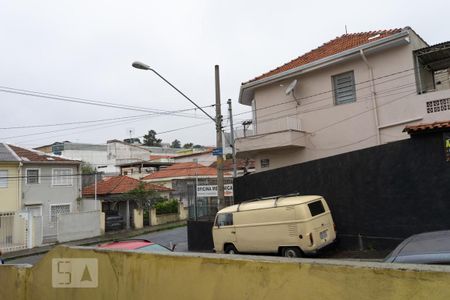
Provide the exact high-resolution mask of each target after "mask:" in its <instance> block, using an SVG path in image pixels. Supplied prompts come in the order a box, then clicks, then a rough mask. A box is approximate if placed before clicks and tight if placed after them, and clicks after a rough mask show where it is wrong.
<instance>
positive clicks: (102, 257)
mask: <svg viewBox="0 0 450 300" xmlns="http://www.w3.org/2000/svg"><path fill="white" fill-rule="evenodd" d="M54 258H65V259H69V258H90V259H92V258H94V259H96V260H97V262H98V287H97V288H52V259H54ZM449 283H450V267H446V266H444V267H438V266H425V267H423V266H422V267H421V266H406V265H385V264H367V263H351V262H348V263H342V262H339V261H330V260H320V261H319V260H312V259H302V260H300V259H299V260H289V259H280V258H276V257H252V256H221V255H211V254H199V255H192V254H191V255H183V254H166V255H164V254H159V255H157V254H148V253H135V252H114V251H107V250H99V249H92V248H90V249H81V248H67V247H57V248H55V249H54V250H52V251H51V252H50V253H48V254H47V255H46V256H45V257H44V258H43V259H42V260H41V261H40V262H39V263H38V264H37V265H35V266H34V267H32V268H29V269H23V268H19V267H11V266H0V299H18V300H21V299H83V300H86V299H127V300H128V299H150V298H151V299H183V300H190V299H195V300H197V299H214V300H218V299H276V300H280V299H300V298H301V299H448V298H449V297H450V284H449Z"/></svg>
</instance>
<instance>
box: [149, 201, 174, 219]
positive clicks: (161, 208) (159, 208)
mask: <svg viewBox="0 0 450 300" xmlns="http://www.w3.org/2000/svg"><path fill="white" fill-rule="evenodd" d="M154 207H155V209H156V214H157V215H163V214H176V213H178V201H177V200H175V199H172V200H165V201H159V202H156V203H155V205H154Z"/></svg>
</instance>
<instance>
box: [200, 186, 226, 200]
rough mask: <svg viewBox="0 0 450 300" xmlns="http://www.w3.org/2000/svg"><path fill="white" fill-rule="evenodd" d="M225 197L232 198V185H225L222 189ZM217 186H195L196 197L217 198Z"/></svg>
mask: <svg viewBox="0 0 450 300" xmlns="http://www.w3.org/2000/svg"><path fill="white" fill-rule="evenodd" d="M223 193H224V196H225V197H232V196H233V185H232V184H225V185H224V187H223ZM217 195H218V192H217V185H199V186H197V197H217Z"/></svg>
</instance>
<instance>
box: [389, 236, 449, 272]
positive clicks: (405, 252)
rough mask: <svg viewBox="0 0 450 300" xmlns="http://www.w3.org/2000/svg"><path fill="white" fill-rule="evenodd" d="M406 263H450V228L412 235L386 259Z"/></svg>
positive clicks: (391, 261)
mask: <svg viewBox="0 0 450 300" xmlns="http://www.w3.org/2000/svg"><path fill="white" fill-rule="evenodd" d="M384 261H385V262H390V263H404V264H445V265H448V264H450V230H442V231H432V232H425V233H421V234H416V235H413V236H410V237H409V238H407V239H406V240H404V241H403V242H401V243H400V245H398V246H397V248H395V249H394V251H392V252H391V253H390V254H389V255H388V256H387V257H386V259H385V260H384Z"/></svg>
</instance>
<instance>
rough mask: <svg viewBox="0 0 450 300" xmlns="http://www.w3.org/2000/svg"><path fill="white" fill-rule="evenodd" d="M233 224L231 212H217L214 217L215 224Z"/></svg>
mask: <svg viewBox="0 0 450 300" xmlns="http://www.w3.org/2000/svg"><path fill="white" fill-rule="evenodd" d="M230 225H233V214H218V215H217V218H216V226H219V227H220V226H230Z"/></svg>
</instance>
